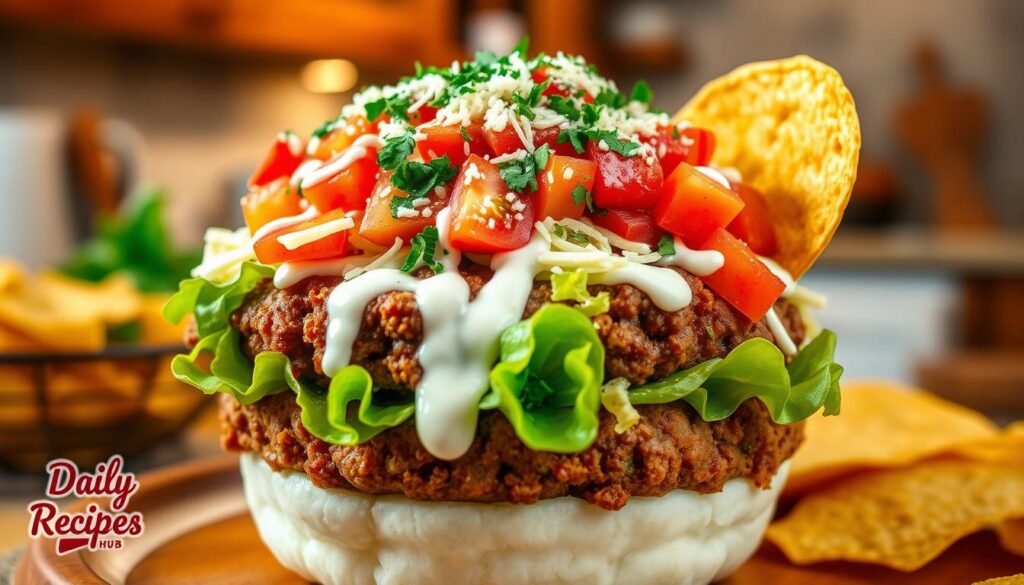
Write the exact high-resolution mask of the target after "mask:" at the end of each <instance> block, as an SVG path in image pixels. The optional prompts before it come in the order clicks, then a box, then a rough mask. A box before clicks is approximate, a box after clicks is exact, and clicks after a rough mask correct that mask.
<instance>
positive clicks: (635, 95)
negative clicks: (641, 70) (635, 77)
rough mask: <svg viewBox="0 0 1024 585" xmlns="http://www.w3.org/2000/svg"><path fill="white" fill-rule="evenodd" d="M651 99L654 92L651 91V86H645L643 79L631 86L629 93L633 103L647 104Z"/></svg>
mask: <svg viewBox="0 0 1024 585" xmlns="http://www.w3.org/2000/svg"><path fill="white" fill-rule="evenodd" d="M653 98H654V92H653V91H651V86H650V85H647V82H646V81H644V80H643V79H641V80H640V81H638V82H636V84H635V85H634V86H633V91H632V92H631V93H630V99H631V100H633V101H634V102H640V103H644V104H649V103H651V100H652V99H653Z"/></svg>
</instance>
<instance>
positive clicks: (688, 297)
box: [588, 262, 693, 311]
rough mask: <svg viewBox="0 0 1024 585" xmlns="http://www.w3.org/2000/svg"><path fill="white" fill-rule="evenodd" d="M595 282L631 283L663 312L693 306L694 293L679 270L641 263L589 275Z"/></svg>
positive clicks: (591, 280) (590, 279)
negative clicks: (691, 304) (691, 302)
mask: <svg viewBox="0 0 1024 585" xmlns="http://www.w3.org/2000/svg"><path fill="white" fill-rule="evenodd" d="M588 279H589V280H588V282H592V283H594V284H631V285H633V286H635V287H637V288H639V289H641V290H643V291H644V292H646V293H647V296H649V297H650V298H651V301H652V302H654V304H655V305H657V306H658V308H659V309H661V310H662V311H678V310H680V309H683V308H685V307H688V306H689V305H690V301H692V300H693V293H692V292H691V291H690V286H689V285H688V284H686V279H684V278H683V277H682V276H681V275H680V274H679V273H678V272H676V271H675V270H671V269H668V268H658V267H657V266H648V265H646V264H639V263H637V262H630V263H629V264H627V265H626V266H623V267H622V268H616V269H614V270H609V271H608V272H599V273H597V274H591V275H589V276H588Z"/></svg>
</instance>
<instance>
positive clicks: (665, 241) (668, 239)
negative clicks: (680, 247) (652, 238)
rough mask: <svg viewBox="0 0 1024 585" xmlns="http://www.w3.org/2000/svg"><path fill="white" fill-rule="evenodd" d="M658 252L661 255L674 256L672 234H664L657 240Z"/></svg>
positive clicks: (674, 247) (674, 246)
mask: <svg viewBox="0 0 1024 585" xmlns="http://www.w3.org/2000/svg"><path fill="white" fill-rule="evenodd" d="M658 253H659V254H661V255H662V256H675V255H676V243H675V240H673V239H672V236H670V235H668V234H665V235H663V236H661V239H660V240H658Z"/></svg>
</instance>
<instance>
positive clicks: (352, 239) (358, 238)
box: [348, 210, 395, 254]
mask: <svg viewBox="0 0 1024 585" xmlns="http://www.w3.org/2000/svg"><path fill="white" fill-rule="evenodd" d="M349 215H350V216H351V217H352V221H354V222H355V224H356V227H354V228H353V229H351V230H349V233H348V247H349V248H351V249H352V250H357V251H360V252H364V253H367V254H379V253H381V252H383V251H385V250H387V249H388V248H390V247H391V246H392V245H394V243H395V240H394V239H392V240H391V241H390V242H388V245H387V246H381V245H380V244H378V243H376V242H371V241H370V240H367V239H366V238H365V237H363V235H362V234H360V233H359V231H360V230H361V229H362V227H363V219H364V218H365V217H366V210H363V211H356V212H349Z"/></svg>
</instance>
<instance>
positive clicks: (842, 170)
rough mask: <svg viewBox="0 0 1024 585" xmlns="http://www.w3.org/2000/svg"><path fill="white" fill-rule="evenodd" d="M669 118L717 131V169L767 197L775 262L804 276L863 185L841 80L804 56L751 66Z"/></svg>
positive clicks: (855, 131) (852, 113) (849, 100)
mask: <svg viewBox="0 0 1024 585" xmlns="http://www.w3.org/2000/svg"><path fill="white" fill-rule="evenodd" d="M673 119H674V121H682V120H686V121H689V122H691V123H692V124H694V125H696V126H701V127H705V128H709V129H711V130H712V131H714V132H715V135H716V138H717V140H716V143H717V147H716V150H715V154H714V162H715V164H717V165H718V166H722V167H735V168H737V169H738V170H739V171H740V172H741V173H742V174H743V181H744V182H746V183H749V184H751V185H753V186H755V187H757V188H758V189H760V190H761V192H762V193H764V195H765V199H766V203H767V204H768V210H769V212H770V213H771V216H772V222H773V225H774V226H775V235H776V237H777V239H778V242H779V254H778V255H777V258H776V259H777V260H778V261H779V263H780V264H782V266H784V267H785V268H786V269H787V270H789V272H790V273H791V274H792V275H793V276H794V277H799V276H800V275H801V274H803V273H804V272H806V271H807V269H808V268H810V266H811V264H813V263H814V260H815V259H816V258H817V257H818V255H819V254H821V252H822V250H824V249H825V246H827V245H828V243H829V241H830V240H831V239H832V235H833V234H834V233H835V231H836V228H837V227H838V226H839V221H840V219H842V216H843V210H845V209H846V204H847V202H848V201H849V199H850V192H851V191H852V190H853V183H854V180H855V179H856V177H857V161H858V158H859V153H860V122H859V121H858V118H857V111H856V109H855V108H854V103H853V96H851V95H850V91H849V90H848V89H847V88H846V86H845V85H844V84H843V79H842V77H840V76H839V73H837V72H836V70H835V69H833V68H831V67H829V66H828V65H825V64H824V63H821V62H819V61H816V60H814V59H812V58H810V57H806V56H799V57H792V58H790V59H782V60H779V61H764V62H761V63H751V64H749V65H744V66H743V67H740V68H738V69H736V70H734V71H733V72H732V73H729V74H727V75H725V76H724V77H720V78H718V79H716V80H714V81H711V82H710V83H708V84H707V85H705V86H704V88H703V89H701V90H700V92H698V93H697V95H696V96H694V97H693V99H691V100H690V102H689V103H687V104H686V105H685V106H683V108H682V109H681V110H680V111H679V112H677V113H676V115H675V117H674V118H673Z"/></svg>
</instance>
